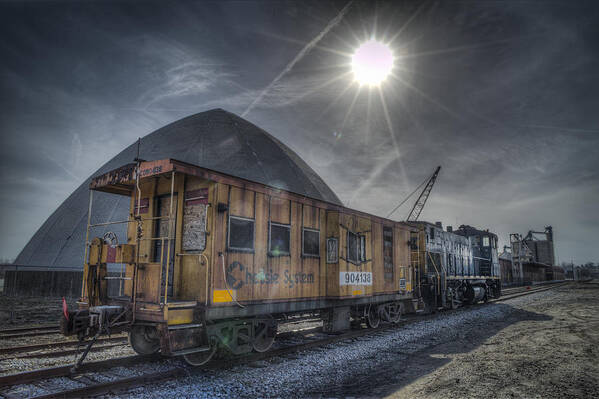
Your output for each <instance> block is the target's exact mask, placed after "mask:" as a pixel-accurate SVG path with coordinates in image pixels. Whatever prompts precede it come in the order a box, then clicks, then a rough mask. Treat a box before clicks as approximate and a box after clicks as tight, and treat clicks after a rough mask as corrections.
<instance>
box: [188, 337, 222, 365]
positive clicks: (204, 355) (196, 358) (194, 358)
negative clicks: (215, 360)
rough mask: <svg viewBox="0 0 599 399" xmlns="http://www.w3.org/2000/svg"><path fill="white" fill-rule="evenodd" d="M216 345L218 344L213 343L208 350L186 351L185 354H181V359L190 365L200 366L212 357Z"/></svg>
mask: <svg viewBox="0 0 599 399" xmlns="http://www.w3.org/2000/svg"><path fill="white" fill-rule="evenodd" d="M217 347H218V345H216V344H214V343H213V345H212V347H211V348H210V349H209V350H207V351H203V352H195V353H188V354H187V355H183V359H185V362H187V364H189V365H190V366H195V367H197V366H202V365H204V364H206V363H208V362H209V361H210V359H212V356H214V353H215V352H216V348H217Z"/></svg>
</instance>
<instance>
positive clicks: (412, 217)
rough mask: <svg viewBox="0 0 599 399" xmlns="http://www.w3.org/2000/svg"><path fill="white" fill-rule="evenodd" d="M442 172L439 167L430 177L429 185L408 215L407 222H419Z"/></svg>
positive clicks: (427, 184)
mask: <svg viewBox="0 0 599 399" xmlns="http://www.w3.org/2000/svg"><path fill="white" fill-rule="evenodd" d="M440 170H441V167H440V166H437V169H435V171H434V172H433V175H432V176H431V177H430V179H428V183H426V186H425V187H424V190H422V192H421V193H420V196H418V199H417V200H416V203H415V204H414V206H413V207H412V210H411V211H410V214H409V215H408V218H407V219H406V221H408V222H415V221H416V220H418V217H419V216H420V212H422V209H423V208H424V204H426V200H427V199H428V196H429V195H430V193H431V190H432V189H433V186H434V185H435V180H437V176H438V175H439V171H440Z"/></svg>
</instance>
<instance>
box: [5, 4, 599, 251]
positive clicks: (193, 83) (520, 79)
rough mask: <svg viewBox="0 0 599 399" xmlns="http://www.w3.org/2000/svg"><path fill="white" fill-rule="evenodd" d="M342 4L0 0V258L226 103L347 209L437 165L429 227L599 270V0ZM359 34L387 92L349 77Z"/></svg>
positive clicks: (374, 202) (380, 203) (385, 207)
mask: <svg viewBox="0 0 599 399" xmlns="http://www.w3.org/2000/svg"><path fill="white" fill-rule="evenodd" d="M347 4H348V3H347V2H343V1H338V2H325V1H317V2H282V1H277V2H249V1H244V2H218V3H208V2H170V3H167V2H163V1H160V2H156V3H148V2H83V1H81V2H74V3H70V2H51V1H45V2H23V3H20V2H2V3H0V102H1V107H2V112H1V113H0V134H1V145H0V167H1V170H2V173H1V175H0V212H1V214H0V217H1V220H2V222H1V223H0V235H1V237H2V240H1V241H0V257H8V258H14V257H16V256H17V254H18V253H19V252H20V250H21V249H22V248H23V246H24V245H25V244H26V243H27V241H28V240H29V238H30V237H31V236H32V235H33V234H34V232H35V231H36V230H37V229H38V228H39V227H40V226H41V224H42V223H43V222H44V221H45V220H46V218H47V217H48V216H49V215H50V214H51V213H52V212H53V211H54V210H55V209H56V208H57V207H58V206H59V205H60V203H62V201H63V200H64V199H66V197H67V196H68V195H69V194H70V193H71V192H72V191H73V190H74V189H75V188H76V187H78V186H79V185H80V184H81V183H83V182H84V181H85V179H86V178H88V177H89V176H90V175H91V174H92V173H93V172H94V171H95V170H97V169H98V168H99V167H100V166H101V165H102V164H104V163H105V162H106V161H107V160H109V159H110V158H112V157H113V156H114V155H116V154H117V153H118V152H120V151H121V150H122V149H123V148H124V147H126V146H127V145H129V144H131V143H132V142H134V141H135V140H136V138H137V137H139V136H145V135H146V134H148V133H150V132H152V131H154V130H155V129H158V128H160V127H162V126H164V125H165V124H167V123H170V122H172V121H175V120H177V119H180V118H182V117H184V116H187V115H191V114H194V113H197V112H201V111H205V110H208V109H211V108H224V109H226V110H228V111H231V112H234V113H236V114H238V115H244V117H245V118H246V119H248V120H249V121H251V122H253V123H255V124H257V125H258V126H260V127H262V128H264V129H265V130H267V131H268V132H270V133H271V134H273V135H274V136H276V137H277V138H279V139H280V140H281V141H283V142H284V143H285V144H287V145H289V146H290V147H291V148H292V149H294V150H295V151H297V153H298V154H299V155H300V156H302V157H303V158H304V159H305V160H306V162H307V163H308V164H309V165H310V166H312V168H314V169H315V170H316V172H318V173H319V174H320V175H321V176H322V178H323V179H324V180H325V181H326V182H327V183H328V184H329V185H330V187H331V188H332V189H333V190H334V191H335V192H336V193H337V195H338V196H339V197H340V198H341V200H342V201H343V202H344V204H346V205H349V206H350V207H351V208H356V209H360V210H363V211H367V212H370V213H374V214H377V215H381V216H386V215H387V213H388V212H389V211H390V210H391V209H393V207H394V206H395V205H396V204H397V203H398V202H399V201H400V200H401V199H402V198H403V197H405V196H406V195H407V194H408V193H410V192H411V191H412V190H413V189H414V188H415V187H416V186H417V185H418V184H420V183H421V182H422V181H423V180H424V179H425V178H426V177H427V176H428V175H430V174H431V173H432V172H433V170H434V168H435V167H436V166H437V165H442V167H443V169H442V170H441V174H440V176H439V179H438V181H437V184H436V186H435V187H434V189H433V192H432V195H431V197H430V200H429V202H428V203H427V205H426V207H425V209H424V211H423V213H422V215H421V219H424V220H429V221H432V222H434V221H442V222H443V224H444V225H447V224H450V225H453V226H456V227H457V226H459V225H460V224H470V225H473V226H477V227H479V228H489V229H490V230H491V231H494V232H495V233H497V234H498V235H499V236H500V239H501V240H502V241H503V242H502V244H503V243H506V242H507V241H508V234H509V233H510V232H520V233H524V234H525V233H526V232H527V231H528V230H530V229H534V230H542V229H543V228H544V226H547V225H552V226H553V227H554V232H555V240H556V248H557V257H558V259H559V260H560V261H570V260H571V259H573V260H574V261H575V262H587V261H595V262H597V261H599V249H598V248H599V245H598V244H597V237H599V205H598V204H599V4H598V3H597V2H582V1H579V2H576V1H564V2H555V1H553V2H549V1H517V2H509V1H507V2H500V1H472V2H468V1H462V2H432V1H429V2H401V3H400V2H396V1H394V2H388V3H387V2H379V3H378V4H375V3H374V2H360V1H357V2H354V3H352V4H350V5H349V6H347ZM371 37H375V38H377V39H379V40H381V41H384V42H386V43H389V45H390V47H391V48H392V50H393V52H394V54H395V57H396V59H395V66H394V70H393V73H394V76H393V77H392V78H389V79H387V81H385V82H384V83H383V85H382V86H381V91H380V92H379V90H369V89H367V88H362V89H359V86H358V85H357V84H355V83H353V82H352V75H351V68H350V66H349V61H350V58H349V57H348V55H351V54H352V53H353V52H354V51H355V49H356V48H357V46H358V45H359V43H360V42H363V41H365V40H367V39H368V38H371ZM310 42H312V44H315V45H314V46H311V45H308V46H307V44H308V43H310ZM383 101H384V102H383ZM385 105H386V107H385ZM385 109H386V110H387V113H386V114H387V116H386V114H385ZM408 203H409V204H410V205H411V204H412V203H413V202H412V201H409V202H408ZM408 212H409V206H404V207H402V208H400V209H399V210H398V212H397V213H396V214H394V215H393V218H395V219H398V220H400V219H403V218H405V217H406V216H407V213H408Z"/></svg>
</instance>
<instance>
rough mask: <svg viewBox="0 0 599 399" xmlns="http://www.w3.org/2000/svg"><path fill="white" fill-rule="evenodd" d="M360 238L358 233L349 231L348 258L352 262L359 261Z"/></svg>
mask: <svg viewBox="0 0 599 399" xmlns="http://www.w3.org/2000/svg"><path fill="white" fill-rule="evenodd" d="M359 244H360V243H359V240H358V235H357V234H355V233H352V232H351V231H348V232H347V260H348V261H350V262H352V263H358V259H359V257H358V248H359Z"/></svg>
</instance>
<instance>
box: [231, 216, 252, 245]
mask: <svg viewBox="0 0 599 399" xmlns="http://www.w3.org/2000/svg"><path fill="white" fill-rule="evenodd" d="M254 223H255V222H254V219H248V218H242V217H239V216H230V217H229V245H228V248H229V249H230V250H233V251H245V252H250V251H253V250H254Z"/></svg>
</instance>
